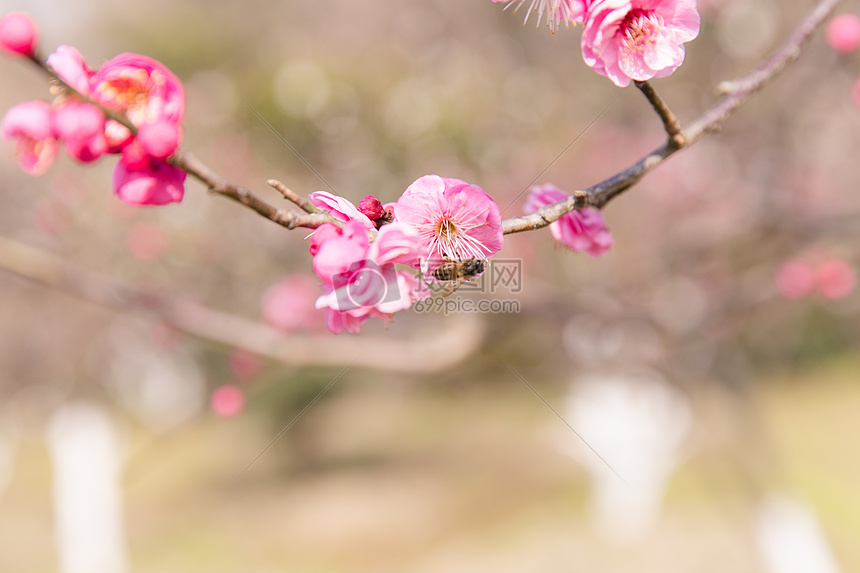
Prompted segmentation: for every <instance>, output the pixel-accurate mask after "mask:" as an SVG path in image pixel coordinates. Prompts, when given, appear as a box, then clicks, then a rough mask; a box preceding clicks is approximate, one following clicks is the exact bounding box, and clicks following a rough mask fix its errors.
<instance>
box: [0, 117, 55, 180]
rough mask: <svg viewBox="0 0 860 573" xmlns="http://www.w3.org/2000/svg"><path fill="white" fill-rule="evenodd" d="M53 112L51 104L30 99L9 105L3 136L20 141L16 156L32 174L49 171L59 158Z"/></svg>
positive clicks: (1, 128)
mask: <svg viewBox="0 0 860 573" xmlns="http://www.w3.org/2000/svg"><path fill="white" fill-rule="evenodd" d="M51 114H52V110H51V105H50V104H49V103H47V102H44V101H29V102H25V103H19V104H18V105H15V106H12V107H11V108H9V111H7V112H6V115H5V116H4V117H3V122H2V124H0V132H2V134H3V137H5V138H7V139H16V140H18V143H17V146H16V148H15V155H17V156H18V161H19V162H20V163H21V167H22V168H23V169H24V171H26V172H27V173H29V174H31V175H41V174H42V173H44V172H45V171H47V169H48V167H50V166H51V165H52V164H53V163H54V159H56V157H57V147H58V144H57V139H56V138H55V137H54V132H53V129H52V128H51Z"/></svg>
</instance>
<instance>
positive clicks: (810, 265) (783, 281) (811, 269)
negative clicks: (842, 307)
mask: <svg viewBox="0 0 860 573" xmlns="http://www.w3.org/2000/svg"><path fill="white" fill-rule="evenodd" d="M774 280H775V282H776V288H777V290H778V291H779V293H780V294H781V295H782V296H783V297H785V298H787V299H789V300H798V299H802V298H807V297H810V296H812V295H813V294H815V293H816V292H817V293H818V294H820V295H821V296H822V297H823V298H825V299H827V300H839V299H843V298H845V297H847V296H848V295H850V294H851V293H852V292H854V289H855V288H856V287H857V273H856V271H855V270H854V267H853V266H851V265H850V264H849V263H848V262H846V261H844V260H842V259H840V258H836V257H832V256H829V255H825V256H824V257H823V258H822V257H820V256H815V255H814V254H807V255H802V256H799V257H796V258H793V259H789V260H788V261H785V262H784V263H783V264H782V265H780V266H779V268H778V269H777V271H776V276H775V277H774Z"/></svg>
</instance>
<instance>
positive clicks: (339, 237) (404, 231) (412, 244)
mask: <svg viewBox="0 0 860 573" xmlns="http://www.w3.org/2000/svg"><path fill="white" fill-rule="evenodd" d="M423 254H424V252H423V250H422V247H421V244H420V242H419V235H418V232H417V231H416V230H415V229H413V228H412V227H409V226H408V225H404V224H400V223H392V224H390V225H384V226H383V227H382V229H381V230H380V231H379V235H377V237H376V240H375V241H374V242H373V244H371V243H370V241H369V240H368V238H367V231H366V229H365V228H364V227H363V226H362V224H361V223H359V222H357V221H347V222H346V224H345V225H344V227H343V232H342V234H334V235H330V236H329V237H328V238H327V239H326V240H325V241H323V242H322V244H321V245H320V246H319V250H318V251H317V254H316V256H315V257H314V263H313V265H314V272H316V274H317V276H318V277H319V278H320V279H321V280H322V281H323V291H324V294H323V295H322V296H320V297H319V298H318V299H317V301H316V307H317V308H326V309H327V311H326V325H327V326H328V328H329V330H331V331H332V332H335V333H340V332H343V331H344V330H347V331H348V332H352V333H357V332H358V331H359V329H360V327H361V324H363V323H364V321H366V320H367V319H368V318H371V317H373V318H379V319H382V320H385V321H388V320H391V319H392V315H393V313H395V312H397V311H400V310H405V309H407V308H409V307H410V306H412V303H413V302H414V301H415V300H419V299H422V298H426V297H427V295H428V294H429V293H426V292H424V291H422V290H421V289H420V288H419V286H418V284H417V283H418V281H417V279H415V277H414V276H412V275H411V274H410V273H408V272H406V271H397V270H396V269H395V267H394V265H395V263H404V264H410V263H412V262H414V261H416V260H418V259H419V258H420V257H421V256H422V255H423ZM343 315H347V316H343Z"/></svg>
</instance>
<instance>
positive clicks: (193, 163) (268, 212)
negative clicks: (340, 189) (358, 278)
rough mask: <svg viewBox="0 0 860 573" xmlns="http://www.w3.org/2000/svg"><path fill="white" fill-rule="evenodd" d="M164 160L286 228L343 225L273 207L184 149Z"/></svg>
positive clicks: (324, 216) (326, 217) (327, 218)
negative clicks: (329, 224) (326, 224)
mask: <svg viewBox="0 0 860 573" xmlns="http://www.w3.org/2000/svg"><path fill="white" fill-rule="evenodd" d="M167 161H168V162H169V163H170V164H171V165H173V166H175V167H178V168H179V169H182V170H183V171H185V172H186V173H188V174H189V175H191V176H193V177H194V178H196V179H198V180H199V181H201V182H202V183H203V184H204V185H206V186H207V188H208V189H209V191H211V192H213V193H217V194H218V195H223V196H224V197H227V198H229V199H232V200H233V201H236V202H237V203H241V204H242V205H244V206H245V207H248V208H249V209H252V210H254V211H256V212H257V214H259V215H261V216H263V217H265V218H266V219H269V220H270V221H274V222H275V223H277V224H278V225H281V226H283V227H286V228H287V229H295V228H296V227H307V228H310V229H315V228H317V227H319V226H320V225H322V224H323V223H333V224H335V225H338V226H342V225H343V223H341V222H340V221H338V220H336V219H335V218H334V217H332V216H331V215H329V214H328V213H299V212H296V211H290V210H287V209H277V208H276V207H274V206H272V205H270V204H269V203H267V202H265V201H263V200H262V199H260V198H259V197H257V196H256V195H254V193H252V192H251V191H250V190H249V189H246V188H245V187H241V186H239V185H236V184H234V183H230V182H229V181H227V180H226V179H224V178H223V177H221V176H220V175H218V174H217V173H216V172H215V171H213V170H212V169H211V168H209V167H208V166H207V165H206V164H204V163H203V162H202V161H200V160H199V159H197V158H196V157H194V156H193V155H191V154H190V153H188V152H187V151H184V152H183V151H177V152H176V153H174V154H173V155H171V156H170V157H168V158H167Z"/></svg>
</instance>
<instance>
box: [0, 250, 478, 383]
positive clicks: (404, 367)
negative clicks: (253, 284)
mask: <svg viewBox="0 0 860 573" xmlns="http://www.w3.org/2000/svg"><path fill="white" fill-rule="evenodd" d="M0 269H5V270H6V271H9V272H11V273H14V274H16V275H18V276H21V277H24V278H26V279H29V280H31V281H34V282H36V283H39V284H42V285H45V286H48V287H51V288H54V289H57V290H59V291H61V292H65V293H68V294H71V295H74V296H77V297H79V298H82V299H84V300H88V301H92V302H95V303H98V304H101V305H104V306H108V307H111V308H116V309H119V310H122V311H137V312H142V313H145V314H148V315H150V316H154V317H156V318H159V319H161V320H164V321H166V322H168V323H170V324H172V325H173V326H175V327H176V328H177V329H179V330H181V331H183V332H185V333H188V334H190V335H192V336H195V337H198V338H202V339H204V340H210V341H214V342H217V343H219V344H224V345H227V346H231V347H240V348H245V349H247V350H250V351H252V352H254V353H256V354H258V355H260V356H265V357H268V358H271V359H273V360H277V361H280V362H283V363H285V364H290V365H293V366H343V365H344V364H346V363H347V362H348V361H349V359H350V357H352V356H358V358H356V360H355V366H360V367H365V368H374V369H378V370H388V371H392V372H404V373H433V372H440V371H443V370H445V369H447V368H450V367H452V366H453V365H455V364H457V363H458V362H460V361H461V360H464V359H465V358H466V357H468V356H469V355H470V354H472V353H473V352H475V351H476V350H477V349H478V347H479V346H480V345H481V341H482V340H483V336H484V324H483V321H482V320H481V319H480V317H477V316H474V315H462V316H460V317H458V318H456V319H453V320H449V321H448V322H447V324H446V327H445V328H434V329H432V330H429V331H425V332H424V333H423V334H421V335H419V336H417V337H414V338H413V337H410V338H409V339H404V338H402V337H400V338H397V337H384V338H380V337H374V336H360V337H356V336H333V335H330V334H318V335H304V336H302V335H298V334H291V335H285V334H283V333H281V332H280V331H278V330H275V329H274V328H271V327H269V326H266V325H264V324H261V323H259V322H255V321H251V320H248V319H245V318H241V317H238V316H235V315H231V314H227V313H224V312H221V311H218V310H215V309H212V308H209V307H206V306H203V305H201V304H199V303H196V302H191V301H188V300H183V299H181V298H176V297H173V296H171V295H169V294H166V293H162V292H158V291H154V290H146V289H143V288H140V287H138V286H134V285H131V284H127V283H124V282H121V281H119V280H117V279H114V278H112V277H108V276H105V275H101V274H98V273H94V272H91V271H85V270H83V269H80V268H78V267H75V266H73V265H71V264H69V263H68V262H66V261H64V260H63V259H62V258H60V257H58V256H57V255H54V254H51V253H48V252H46V251H43V250H41V249H37V248H35V247H31V246H28V245H24V244H22V243H19V242H17V241H13V240H11V239H8V238H5V237H2V236H0Z"/></svg>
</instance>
